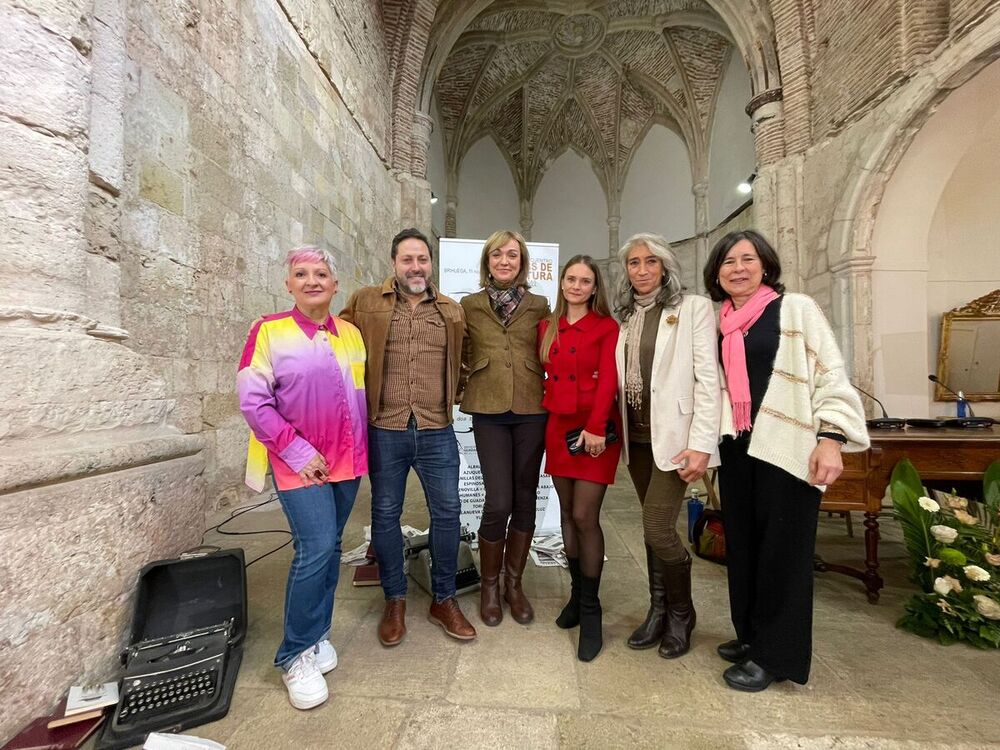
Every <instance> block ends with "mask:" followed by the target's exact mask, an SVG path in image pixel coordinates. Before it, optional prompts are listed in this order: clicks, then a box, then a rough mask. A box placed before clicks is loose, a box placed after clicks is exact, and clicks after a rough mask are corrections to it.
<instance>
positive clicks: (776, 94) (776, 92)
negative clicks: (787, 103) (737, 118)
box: [746, 87, 784, 119]
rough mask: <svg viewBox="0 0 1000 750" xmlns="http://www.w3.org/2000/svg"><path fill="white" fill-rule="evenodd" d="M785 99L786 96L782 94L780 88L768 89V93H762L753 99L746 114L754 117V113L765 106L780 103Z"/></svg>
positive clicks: (747, 107)
mask: <svg viewBox="0 0 1000 750" xmlns="http://www.w3.org/2000/svg"><path fill="white" fill-rule="evenodd" d="M783 98H784V94H783V93H782V90H781V88H780V87H779V88H776V89H768V90H767V91H761V92H760V93H759V94H757V96H754V97H751V99H750V101H749V102H747V106H746V113H747V115H749V116H750V117H753V116H754V113H755V112H756V111H757V110H759V109H760V108H761V107H763V106H764V105H765V104H773V103H776V102H780V101H781V100H782V99H783ZM754 119H756V118H754Z"/></svg>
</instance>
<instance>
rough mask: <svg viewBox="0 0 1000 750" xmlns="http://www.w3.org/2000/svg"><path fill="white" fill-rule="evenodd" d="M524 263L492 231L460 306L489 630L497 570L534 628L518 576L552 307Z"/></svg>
mask: <svg viewBox="0 0 1000 750" xmlns="http://www.w3.org/2000/svg"><path fill="white" fill-rule="evenodd" d="M529 267H530V261H529V258H528V248H527V246H526V245H525V242H524V238H523V237H522V236H521V235H520V234H518V233H517V232H511V231H500V232H494V233H493V235H492V236H491V237H490V238H489V239H488V240H486V244H485V245H483V254H482V257H481V258H480V264H479V269H480V276H479V283H480V285H481V286H482V287H483V289H482V291H479V292H476V293H475V294H470V295H468V296H467V297H464V298H463V299H462V308H463V309H464V311H465V321H466V325H467V326H468V337H467V338H466V340H465V349H464V352H463V356H462V367H463V370H464V374H465V375H466V378H467V380H466V384H465V393H464V395H463V396H462V403H461V410H462V411H463V412H465V413H466V414H471V415H472V431H473V434H474V435H475V438H476V450H477V452H478V453H479V465H480V468H481V469H482V474H483V485H484V487H485V489H486V502H485V505H484V506H483V517H482V522H481V525H480V527H479V560H480V567H481V568H482V571H481V575H482V588H481V590H480V607H479V612H480V615H481V616H482V619H483V622H484V623H486V624H487V625H497V624H499V623H500V621H501V620H502V619H503V605H502V602H501V599H500V585H499V580H500V568H501V566H502V567H503V571H504V596H503V599H504V600H506V602H507V604H508V605H510V613H511V616H512V617H513V618H514V619H515V620H516V621H517V622H519V623H521V624H527V623H529V622H531V621H532V619H534V616H535V613H534V610H533V609H532V607H531V603H530V602H529V601H528V599H527V597H526V596H525V595H524V591H523V589H522V588H521V575H522V573H523V572H524V565H525V562H526V561H527V559H528V550H529V549H530V548H531V539H532V536H533V535H534V531H535V495H536V493H537V491H538V470H539V468H540V467H541V463H542V453H543V452H544V450H545V418H546V417H545V410H544V409H543V408H542V373H543V370H542V366H541V364H540V363H539V361H538V350H537V335H536V331H537V328H538V321H539V320H541V319H542V318H544V317H545V316H546V315H548V314H549V304H548V302H547V301H546V299H545V298H544V297H542V296H540V295H537V294H532V293H531V292H529V291H528V269H529Z"/></svg>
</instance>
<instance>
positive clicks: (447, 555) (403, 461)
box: [340, 229, 476, 646]
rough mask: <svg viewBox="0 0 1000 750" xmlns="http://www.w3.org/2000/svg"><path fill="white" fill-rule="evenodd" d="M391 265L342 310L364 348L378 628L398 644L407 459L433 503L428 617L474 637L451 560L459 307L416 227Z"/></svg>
mask: <svg viewBox="0 0 1000 750" xmlns="http://www.w3.org/2000/svg"><path fill="white" fill-rule="evenodd" d="M391 258H392V268H393V275H392V276H390V277H389V278H388V279H386V280H385V281H384V282H383V283H382V285H381V286H370V287H365V288H363V289H359V290H358V291H357V292H355V293H354V294H353V295H352V296H351V298H350V300H348V302H347V307H346V308H344V310H343V311H342V312H341V313H340V316H341V317H342V318H343V319H344V320H347V321H350V322H351V323H353V324H354V325H356V326H357V327H358V328H359V329H360V330H361V335H362V337H363V338H364V342H365V347H366V349H367V351H368V366H367V367H366V368H365V389H366V392H367V395H368V456H369V472H370V474H369V476H370V479H371V485H372V545H373V546H374V548H375V554H376V557H377V558H378V565H379V574H380V577H381V582H382V590H383V592H384V593H385V609H384V611H383V613H382V619H381V621H380V623H379V629H378V637H379V641H380V642H381V643H382V645H383V646H395V645H397V644H399V643H400V642H401V641H402V640H403V637H404V636H405V635H406V621H405V615H406V575H405V573H404V572H403V536H402V532H401V531H400V525H399V520H400V516H401V515H402V512H403V499H404V495H405V492H406V478H407V476H408V475H409V473H410V469H411V468H412V469H413V470H414V471H416V472H417V476H418V477H419V478H420V483H421V485H422V486H423V488H424V495H425V500H426V502H427V509H428V511H429V513H430V553H431V560H432V570H431V583H432V588H433V590H434V601H433V602H432V604H431V607H430V612H429V614H428V619H429V620H430V621H431V622H433V623H435V624H436V625H440V626H441V627H442V628H443V629H444V631H445V633H447V634H448V635H450V636H451V637H453V638H458V639H460V640H471V639H473V638H475V637H476V629H475V628H474V627H473V626H472V625H471V624H470V623H469V621H468V620H467V619H465V616H464V615H463V614H462V610H461V609H459V606H458V601H457V600H456V598H455V572H456V568H457V565H458V545H459V534H460V527H459V512H460V511H461V503H460V501H459V496H458V472H459V457H458V443H457V441H456V440H455V431H454V429H453V427H452V411H453V408H452V407H453V406H454V405H455V402H456V396H457V393H458V389H459V377H460V371H461V360H462V341H463V339H464V337H465V332H466V329H465V315H464V313H463V312H462V307H461V305H459V304H458V303H457V302H455V301H454V300H452V299H449V298H448V297H446V296H444V295H443V294H441V293H440V292H438V290H437V289H435V288H434V285H433V284H432V283H431V273H432V263H433V253H432V251H431V246H430V242H429V241H428V239H427V237H425V236H424V235H423V234H422V233H421V232H420V231H418V230H417V229H404V230H403V231H402V232H400V233H399V234H397V235H396V236H395V237H394V238H393V240H392V250H391Z"/></svg>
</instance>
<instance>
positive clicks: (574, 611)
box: [556, 557, 580, 630]
mask: <svg viewBox="0 0 1000 750" xmlns="http://www.w3.org/2000/svg"><path fill="white" fill-rule="evenodd" d="M566 561H567V562H568V563H569V578H570V588H569V601H568V602H566V606H565V607H563V609H562V612H560V613H559V616H558V617H557V618H556V625H557V626H559V627H560V628H562V629H563V630H569V629H570V628H575V627H576V626H577V625H579V624H580V558H578V557H567V558H566Z"/></svg>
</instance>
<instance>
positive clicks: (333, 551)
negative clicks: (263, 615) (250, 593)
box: [274, 478, 361, 669]
mask: <svg viewBox="0 0 1000 750" xmlns="http://www.w3.org/2000/svg"><path fill="white" fill-rule="evenodd" d="M360 484H361V479H360V478H357V479H348V480H345V481H343V482H330V483H328V484H324V485H320V486H315V485H314V486H311V487H299V488H298V489H294V490H278V499H279V500H280V501H281V507H282V509H283V510H284V511H285V517H286V518H287V519H288V528H289V529H291V532H292V542H293V543H294V545H295V556H294V557H293V558H292V567H291V568H289V570H288V585H287V586H286V587H285V636H284V639H283V640H282V641H281V645H280V646H279V647H278V653H277V654H276V655H275V657H274V664H275V666H278V667H281V668H282V669H287V668H288V667H289V665H290V664H291V663H292V662H293V661H295V659H296V658H298V656H299V654H301V653H302V652H303V651H305V650H306V649H308V648H310V647H312V646H315V645H316V644H317V643H319V642H320V641H321V640H323V639H324V638H326V637H327V636H328V635H329V634H330V624H331V622H332V621H333V593H334V591H335V590H336V588H337V581H338V580H339V579H340V538H341V537H342V536H343V534H344V525H345V524H346V523H347V517H348V516H350V515H351V509H352V508H353V507H354V498H355V497H356V496H357V494H358V485H360Z"/></svg>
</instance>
